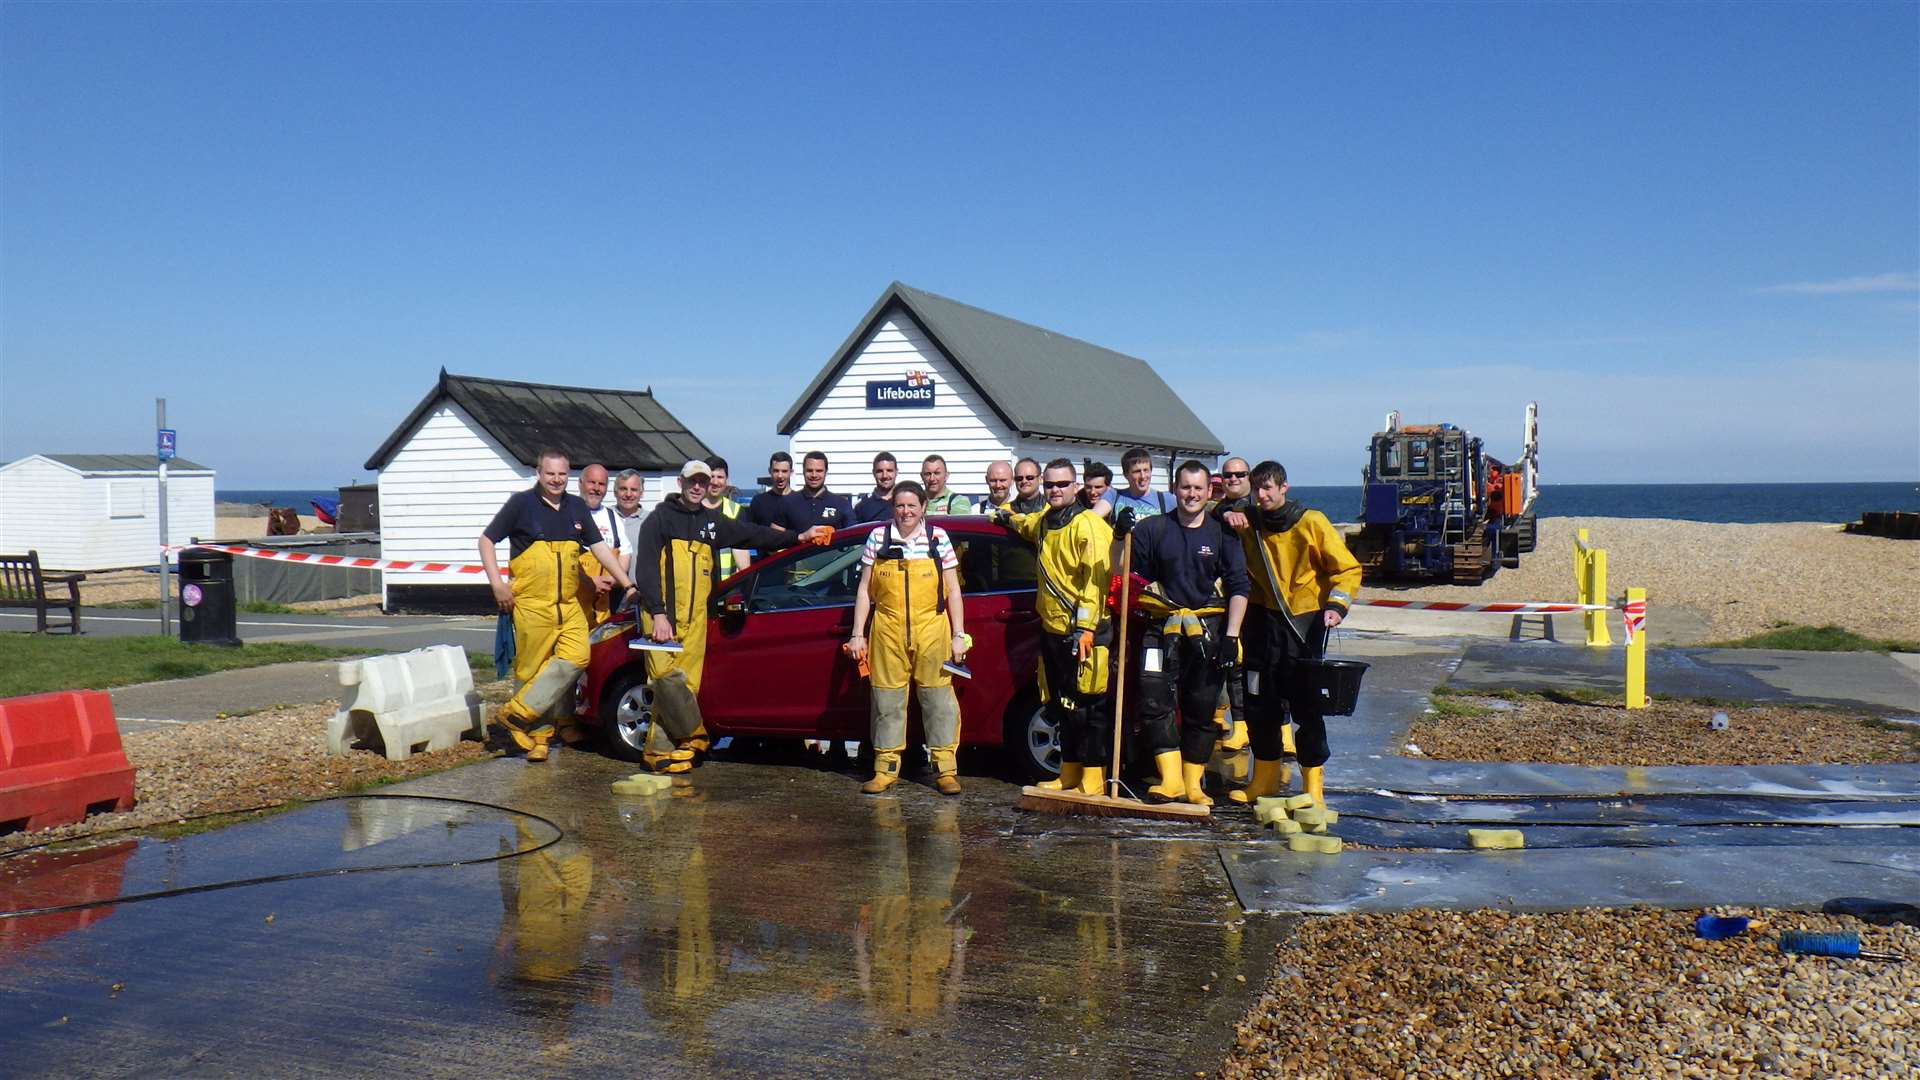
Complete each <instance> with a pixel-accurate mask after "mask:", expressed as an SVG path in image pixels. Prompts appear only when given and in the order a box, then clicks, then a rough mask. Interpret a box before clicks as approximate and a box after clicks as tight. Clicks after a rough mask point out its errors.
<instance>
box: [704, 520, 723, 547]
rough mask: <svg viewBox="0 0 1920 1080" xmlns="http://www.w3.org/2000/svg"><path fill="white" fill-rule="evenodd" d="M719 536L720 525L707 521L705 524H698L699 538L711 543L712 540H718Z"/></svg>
mask: <svg viewBox="0 0 1920 1080" xmlns="http://www.w3.org/2000/svg"><path fill="white" fill-rule="evenodd" d="M719 538H720V527H719V526H718V525H716V524H714V523H713V522H711V521H709V522H707V523H706V524H705V525H702V526H700V539H702V540H705V541H707V542H708V543H712V542H713V541H715V540H718V539H719Z"/></svg>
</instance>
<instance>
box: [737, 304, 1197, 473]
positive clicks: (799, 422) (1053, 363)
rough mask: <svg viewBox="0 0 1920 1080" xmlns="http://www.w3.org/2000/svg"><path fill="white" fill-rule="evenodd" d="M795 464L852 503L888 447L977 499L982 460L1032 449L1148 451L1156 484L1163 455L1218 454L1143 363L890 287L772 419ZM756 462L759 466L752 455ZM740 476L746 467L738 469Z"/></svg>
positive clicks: (1077, 453)
mask: <svg viewBox="0 0 1920 1080" xmlns="http://www.w3.org/2000/svg"><path fill="white" fill-rule="evenodd" d="M780 434H782V435H785V436H788V437H789V439H790V440H791V444H790V449H789V452H790V453H791V454H793V459H794V462H795V463H796V468H795V472H796V476H795V482H796V484H797V483H798V479H799V478H798V475H797V473H798V462H799V461H800V458H801V456H802V455H803V454H805V453H807V452H808V451H810V450H819V451H821V452H823V453H825V454H826V455H827V463H828V466H829V473H828V476H827V484H828V486H829V487H831V488H832V489H833V490H835V491H838V492H841V493H843V494H847V495H851V496H853V497H854V498H856V499H857V498H859V496H860V494H861V493H863V492H866V491H870V490H872V488H873V476H872V464H873V456H874V455H875V454H877V453H879V452H880V451H882V450H887V451H891V452H892V453H893V455H894V456H895V457H897V458H899V459H900V478H901V479H903V480H911V479H918V478H919V475H920V461H921V459H922V458H924V457H925V456H926V455H928V454H939V455H941V456H942V457H944V458H946V460H947V470H948V476H949V478H948V480H947V486H948V487H949V488H950V489H952V490H954V491H959V492H962V493H964V494H967V495H972V496H980V495H983V494H985V492H986V486H985V479H984V478H985V476H986V470H987V465H988V463H989V462H993V461H1009V462H1010V461H1013V460H1015V459H1017V458H1022V457H1031V458H1035V459H1037V460H1038V461H1039V462H1040V463H1041V464H1043V465H1044V464H1045V463H1046V462H1047V461H1048V460H1050V459H1052V458H1057V457H1064V458H1068V459H1071V460H1072V461H1073V462H1074V463H1075V465H1076V467H1078V466H1079V464H1080V463H1081V462H1082V461H1085V460H1089V459H1090V460H1093V461H1101V462H1105V463H1106V464H1107V466H1108V467H1109V468H1111V469H1113V471H1114V475H1115V478H1116V481H1117V482H1119V483H1124V482H1125V481H1124V480H1123V479H1121V478H1120V455H1121V454H1122V453H1124V452H1126V450H1127V448H1129V447H1133V446H1140V447H1144V448H1146V449H1147V450H1148V451H1149V452H1151V453H1152V454H1153V459H1154V472H1155V482H1154V486H1155V487H1156V488H1166V487H1168V486H1169V484H1168V483H1167V478H1168V472H1169V469H1170V466H1169V460H1172V461H1179V460H1181V459H1185V458H1190V457H1197V458H1199V459H1201V460H1202V461H1204V462H1206V463H1207V464H1208V465H1209V466H1211V465H1213V464H1214V462H1215V459H1216V458H1218V457H1219V456H1220V455H1221V454H1223V453H1225V449H1224V447H1222V446H1221V444H1220V440H1219V439H1218V438H1217V437H1216V436H1215V435H1214V434H1213V432H1212V431H1210V430H1208V429H1207V426H1206V425H1205V424H1203V423H1201V422H1200V418H1199V417H1198V416H1195V415H1194V413H1193V410H1192V409H1189V408H1188V407H1187V405H1186V403H1185V402H1183V401H1181V400H1180V397H1179V395H1177V394H1175V393H1174V392H1173V389H1172V388H1171V387H1169V386H1168V385H1167V384H1166V382H1165V380H1163V379H1161V378H1160V376H1159V374H1158V373H1156V372H1155V371H1154V370H1153V368H1152V367H1150V366H1148V364H1147V362H1146V361H1144V360H1140V359H1137V358H1135V357H1131V356H1127V355H1125V354H1123V353H1117V352H1114V351H1113V350H1111V349H1103V348H1101V347H1100V346H1098V345H1093V344H1089V343H1088V342H1085V341H1081V340H1079V339H1078V338H1071V337H1067V336H1066V335H1065V334H1058V333H1055V332H1053V331H1051V330H1044V329H1042V328H1040V327H1038V326H1032V325H1029V324H1027V323H1023V322H1019V321H1016V320H1014V319H1009V318H1007V317H1006V316H1004V315H996V314H994V313H993V312H990V311H982V310H981V309H979V308H977V307H972V306H969V305H967V304H963V303H960V302H959V301H957V300H949V299H947V298H946V297H944V296H936V295H934V294H933V293H930V292H925V291H922V290H920V289H916V288H913V287H912V286H909V285H904V284H901V283H900V282H897V281H896V282H894V283H893V284H892V285H890V286H888V287H887V290H886V291H885V292H883V293H881V294H880V299H879V300H877V301H875V302H874V305H873V307H872V308H871V309H870V310H868V312H867V314H866V316H865V317H863V318H862V319H861V320H860V323H859V325H857V326H856V327H854V330H853V333H852V334H851V335H849V336H848V337H847V340H846V341H845V342H843V343H842V344H841V346H840V348H839V349H837V350H836V351H835V352H834V354H833V357H832V359H830V360H829V361H828V362H827V365H826V366H825V367H824V368H822V369H821V370H820V373H819V374H818V375H815V376H814V378H813V381H812V382H811V383H810V384H808V386H807V388H806V390H805V391H804V392H802V393H801V395H800V397H799V400H797V401H795V402H794V403H793V407H792V408H790V409H788V410H787V413H786V415H785V416H784V417H782V418H781V420H780ZM754 464H756V465H757V464H758V462H756V463H754ZM742 471H743V472H744V471H745V470H742Z"/></svg>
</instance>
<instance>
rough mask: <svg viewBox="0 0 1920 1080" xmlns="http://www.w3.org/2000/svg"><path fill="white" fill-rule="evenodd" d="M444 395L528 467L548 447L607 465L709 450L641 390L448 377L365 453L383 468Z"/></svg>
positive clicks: (676, 458)
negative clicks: (376, 447) (382, 440)
mask: <svg viewBox="0 0 1920 1080" xmlns="http://www.w3.org/2000/svg"><path fill="white" fill-rule="evenodd" d="M442 400H450V401H452V402H453V403H454V404H456V405H458V406H460V408H462V409H464V410H466V413H467V415H469V416H471V417H473V422H474V423H476V424H478V425H479V426H480V428H481V429H482V430H484V431H485V432H486V433H487V434H489V435H491V436H493V437H494V439H496V440H497V441H498V442H499V443H500V445H501V446H502V447H504V448H505V449H506V451H507V453H508V454H510V455H512V456H513V458H514V459H515V460H516V461H518V462H520V463H521V464H522V465H534V464H536V459H537V458H538V457H539V455H540V451H541V450H543V449H546V448H547V447H553V448H554V449H556V450H560V451H563V452H564V453H565V454H566V455H567V457H568V458H569V459H570V460H571V462H572V464H573V465H574V466H575V467H576V468H578V467H579V466H581V465H585V464H587V463H589V462H595V461H597V462H599V463H600V464H602V465H605V466H606V467H607V468H609V469H614V470H619V469H644V470H648V471H655V472H658V471H665V470H669V469H678V468H679V467H680V466H681V465H683V464H685V463H686V462H687V461H688V459H690V458H697V457H698V458H704V457H707V456H709V455H711V454H712V453H713V451H712V450H711V449H709V448H708V447H707V444H706V443H703V442H701V441H700V440H699V439H696V438H694V436H693V433H692V432H690V431H688V430H687V427H686V425H685V424H682V423H681V422H680V421H679V420H677V419H675V418H674V416H673V414H672V413H670V412H668V411H667V410H666V408H665V407H664V406H662V405H661V404H660V403H659V402H658V401H656V400H654V397H653V391H652V390H651V389H648V390H596V389H593V388H591V387H585V386H554V385H551V384H548V383H528V382H512V381H509V380H506V379H482V378H479V377H476V376H473V375H449V374H447V369H446V368H441V369H440V381H439V382H438V383H436V384H434V388H433V389H432V390H430V391H428V392H427V396H426V397H424V398H422V399H420V404H419V405H416V406H414V409H413V412H411V413H409V414H408V415H407V418H406V419H405V420H403V421H401V422H400V426H399V427H397V428H394V429H393V434H391V435H389V436H387V441H386V442H383V443H381V444H380V449H378V450H375V451H374V452H373V456H372V457H370V458H368V459H367V463H366V466H365V467H366V468H367V469H369V470H373V469H382V468H385V467H386V464H387V462H388V461H390V460H392V459H393V455H394V454H396V453H398V452H399V450H400V447H401V446H402V445H403V444H404V443H405V442H406V440H407V437H408V436H409V435H411V434H413V431H414V429H415V428H416V427H418V426H419V424H420V422H421V421H422V420H423V419H425V418H426V416H427V414H428V413H430V412H432V411H433V409H434V408H435V407H436V406H438V405H439V404H440V402H441V401H442Z"/></svg>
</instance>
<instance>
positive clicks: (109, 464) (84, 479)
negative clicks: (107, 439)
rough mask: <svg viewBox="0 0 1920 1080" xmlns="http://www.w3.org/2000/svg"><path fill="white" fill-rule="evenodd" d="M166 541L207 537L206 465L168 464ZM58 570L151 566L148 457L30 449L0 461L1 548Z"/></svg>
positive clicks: (152, 470) (154, 491)
mask: <svg viewBox="0 0 1920 1080" xmlns="http://www.w3.org/2000/svg"><path fill="white" fill-rule="evenodd" d="M167 532H168V533H169V534H170V536H169V539H168V542H169V543H174V544H184V543H186V542H188V541H189V540H190V539H192V538H193V537H196V536H198V537H201V538H203V539H204V538H208V537H211V536H213V470H212V469H210V468H208V467H207V466H205V465H199V464H196V463H194V462H191V461H187V460H185V459H184V458H175V459H174V460H173V461H171V462H169V463H168V464H167ZM28 551H38V552H39V553H40V565H41V566H43V567H47V568H48V569H58V570H110V569H114V568H117V567H125V566H152V565H154V564H155V563H156V562H157V561H158V560H159V558H160V472H159V466H158V464H157V463H156V462H155V461H154V459H153V456H152V455H151V454H29V455H27V456H26V457H23V458H21V459H19V460H18V461H10V462H8V463H6V464H5V465H0V552H4V553H6V554H9V555H19V554H25V553H26V552H28Z"/></svg>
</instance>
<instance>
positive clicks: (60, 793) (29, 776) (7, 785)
mask: <svg viewBox="0 0 1920 1080" xmlns="http://www.w3.org/2000/svg"><path fill="white" fill-rule="evenodd" d="M132 808H133V766H132V765H130V764H128V763H127V755H126V752H125V751H124V750H122V749H120V729H119V728H117V727H115V726H114V723H113V699H112V698H111V697H108V696H107V695H106V694H105V693H104V692H102V691H99V690H73V691H68V692H66V693H60V694H33V695H30V696H28V697H16V698H0V833H5V832H12V831H14V830H16V829H47V828H52V827H53V826H55V825H68V824H71V823H73V822H76V821H79V820H80V819H82V818H84V817H86V816H87V815H88V814H94V813H105V812H107V811H112V810H130V809H132Z"/></svg>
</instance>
